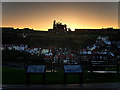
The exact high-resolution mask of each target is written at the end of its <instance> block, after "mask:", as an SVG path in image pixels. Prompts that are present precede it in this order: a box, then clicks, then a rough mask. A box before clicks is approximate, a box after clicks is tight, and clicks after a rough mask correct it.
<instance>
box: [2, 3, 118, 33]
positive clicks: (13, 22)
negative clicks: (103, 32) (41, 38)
mask: <svg viewBox="0 0 120 90" xmlns="http://www.w3.org/2000/svg"><path fill="white" fill-rule="evenodd" d="M54 20H56V21H57V22H62V23H63V24H67V27H68V28H71V29H72V30H74V29H100V28H108V27H113V28H118V3H117V2H3V3H2V26H3V27H14V28H31V29H34V30H42V31H47V30H48V29H52V27H53V21H54Z"/></svg>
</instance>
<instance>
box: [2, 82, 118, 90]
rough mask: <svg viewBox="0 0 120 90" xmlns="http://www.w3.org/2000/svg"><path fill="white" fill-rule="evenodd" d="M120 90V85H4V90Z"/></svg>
mask: <svg viewBox="0 0 120 90" xmlns="http://www.w3.org/2000/svg"><path fill="white" fill-rule="evenodd" d="M107 89H108V90H120V83H99V84H97V83H94V84H82V85H80V84H66V85H63V84H59V85H56V84H54V85H3V89H2V90H107Z"/></svg>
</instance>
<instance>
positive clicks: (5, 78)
mask: <svg viewBox="0 0 120 90" xmlns="http://www.w3.org/2000/svg"><path fill="white" fill-rule="evenodd" d="M108 82H109V83H113V82H120V73H119V74H94V73H87V72H86V71H85V72H84V75H83V83H108ZM2 83H3V84H23V85H24V84H26V76H25V70H24V69H18V68H8V67H3V69H2ZM63 83H64V82H63V71H62V70H61V71H57V72H47V73H46V84H63ZM67 83H68V84H78V83H79V81H78V76H77V75H68V80H67ZM31 84H42V76H41V75H31Z"/></svg>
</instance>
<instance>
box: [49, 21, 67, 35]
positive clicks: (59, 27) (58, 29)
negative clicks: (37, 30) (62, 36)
mask: <svg viewBox="0 0 120 90" xmlns="http://www.w3.org/2000/svg"><path fill="white" fill-rule="evenodd" d="M48 32H54V33H67V25H66V24H64V25H63V24H62V23H60V22H57V23H56V20H54V21H53V29H48Z"/></svg>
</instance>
